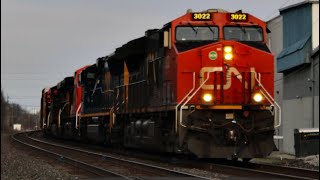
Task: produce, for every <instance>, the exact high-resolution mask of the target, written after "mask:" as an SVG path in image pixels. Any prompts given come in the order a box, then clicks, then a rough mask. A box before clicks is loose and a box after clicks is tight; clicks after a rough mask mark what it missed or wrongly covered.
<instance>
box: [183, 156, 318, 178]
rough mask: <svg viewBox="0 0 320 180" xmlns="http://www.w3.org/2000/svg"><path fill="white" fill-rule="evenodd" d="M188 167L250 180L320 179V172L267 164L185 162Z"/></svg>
mask: <svg viewBox="0 0 320 180" xmlns="http://www.w3.org/2000/svg"><path fill="white" fill-rule="evenodd" d="M183 164H184V166H186V167H197V168H199V169H203V170H207V171H215V172H218V173H224V174H230V175H234V176H241V177H250V178H262V177H263V178H268V179H269V178H270V179H305V180H306V179H308V180H311V179H319V171H316V170H310V169H301V168H292V167H284V166H276V165H267V164H254V163H249V164H244V163H230V162H228V163H211V162H196V163H195V162H194V161H191V162H184V163H183Z"/></svg>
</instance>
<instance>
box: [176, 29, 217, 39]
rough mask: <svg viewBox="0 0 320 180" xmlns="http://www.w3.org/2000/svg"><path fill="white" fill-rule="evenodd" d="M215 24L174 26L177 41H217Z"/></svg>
mask: <svg viewBox="0 0 320 180" xmlns="http://www.w3.org/2000/svg"><path fill="white" fill-rule="evenodd" d="M218 33H219V31H218V27H216V26H179V27H177V28H176V40H177V41H180V42H181V41H217V40H218V37H219V36H218Z"/></svg>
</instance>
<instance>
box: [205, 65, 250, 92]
mask: <svg viewBox="0 0 320 180" xmlns="http://www.w3.org/2000/svg"><path fill="white" fill-rule="evenodd" d="M208 72H222V68H221V67H203V68H201V70H200V84H202V83H203V81H204V78H205V77H204V75H205V73H208ZM250 72H255V68H254V67H252V68H250ZM232 74H233V75H234V76H235V77H237V79H238V80H239V81H240V82H241V83H242V75H241V73H239V71H238V70H237V69H236V68H235V67H230V68H228V69H227V70H226V73H225V76H226V83H225V84H224V85H223V89H224V90H227V89H229V88H230V87H231V83H232ZM251 81H252V82H251V88H252V87H253V86H254V83H255V81H254V77H253V73H251ZM210 82H212V81H210ZM245 88H246V89H248V82H245ZM202 89H206V90H213V89H215V87H214V84H207V83H206V84H204V85H203V86H202ZM216 89H217V90H220V89H221V87H220V84H217V87H216Z"/></svg>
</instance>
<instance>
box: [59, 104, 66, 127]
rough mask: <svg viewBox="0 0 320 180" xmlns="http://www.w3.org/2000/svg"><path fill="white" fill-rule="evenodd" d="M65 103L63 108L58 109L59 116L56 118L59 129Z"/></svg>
mask: <svg viewBox="0 0 320 180" xmlns="http://www.w3.org/2000/svg"><path fill="white" fill-rule="evenodd" d="M66 105H67V103H65V104H64V106H63V107H62V108H61V109H59V116H58V128H60V122H61V113H62V111H63V110H64V108H65V107H66Z"/></svg>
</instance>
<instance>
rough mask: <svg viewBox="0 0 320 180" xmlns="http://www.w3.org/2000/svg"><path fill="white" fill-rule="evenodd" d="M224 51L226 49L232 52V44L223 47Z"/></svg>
mask: <svg viewBox="0 0 320 180" xmlns="http://www.w3.org/2000/svg"><path fill="white" fill-rule="evenodd" d="M223 51H224V52H225V53H232V46H225V47H224V48H223Z"/></svg>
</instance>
